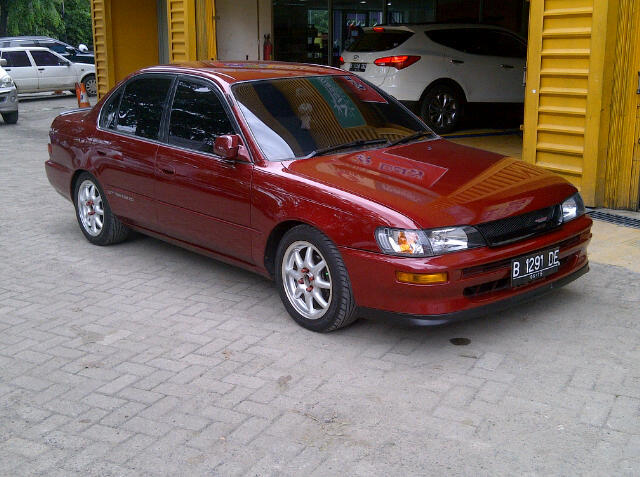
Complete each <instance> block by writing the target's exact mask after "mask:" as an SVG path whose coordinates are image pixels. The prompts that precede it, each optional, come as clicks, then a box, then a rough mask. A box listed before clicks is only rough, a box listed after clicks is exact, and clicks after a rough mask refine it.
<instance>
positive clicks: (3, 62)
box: [0, 58, 7, 66]
mask: <svg viewBox="0 0 640 477" xmlns="http://www.w3.org/2000/svg"><path fill="white" fill-rule="evenodd" d="M0 66H7V60H6V59H4V58H0Z"/></svg>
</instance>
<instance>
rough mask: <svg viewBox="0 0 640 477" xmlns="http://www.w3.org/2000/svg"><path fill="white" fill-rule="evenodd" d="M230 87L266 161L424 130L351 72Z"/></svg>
mask: <svg viewBox="0 0 640 477" xmlns="http://www.w3.org/2000/svg"><path fill="white" fill-rule="evenodd" d="M232 91H233V94H234V96H235V98H236V100H237V101H238V103H239V107H240V110H241V111H242V113H243V115H244V118H245V119H246V121H247V123H248V124H249V127H250V129H251V131H252V133H253V135H254V137H255V139H256V141H257V142H258V144H259V145H260V148H261V150H262V152H263V154H264V155H265V156H266V157H267V159H269V160H271V161H278V160H287V159H295V158H301V157H306V156H311V155H315V154H318V153H320V152H321V151H323V150H324V149H327V148H335V147H341V148H342V147H343V146H347V145H349V144H353V145H354V147H356V148H357V147H367V145H368V144H378V145H381V144H382V143H391V142H393V141H396V140H399V139H403V138H406V137H408V136H411V135H413V134H415V133H417V132H419V131H425V132H427V133H428V132H429V130H428V129H427V128H426V127H425V126H424V125H423V124H422V123H421V122H420V121H419V120H418V119H417V118H416V117H415V116H413V115H412V114H410V113H408V112H407V111H406V110H405V109H404V108H403V107H401V106H400V105H399V104H398V103H397V102H396V101H395V100H393V99H392V98H391V97H390V96H388V95H387V94H386V93H384V92H382V91H379V90H376V89H374V88H373V87H372V86H371V85H369V84H367V83H365V82H364V81H362V80H360V79H359V78H357V77H355V76H351V75H326V76H310V77H304V78H282V79H272V80H257V81H248V82H245V83H239V84H236V85H235V86H233V88H232Z"/></svg>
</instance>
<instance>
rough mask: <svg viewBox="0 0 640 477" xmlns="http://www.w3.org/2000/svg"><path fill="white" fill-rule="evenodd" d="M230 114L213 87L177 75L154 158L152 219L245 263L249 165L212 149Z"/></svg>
mask: <svg viewBox="0 0 640 477" xmlns="http://www.w3.org/2000/svg"><path fill="white" fill-rule="evenodd" d="M231 117H232V116H231V113H230V109H229V108H228V106H227V105H226V100H225V99H224V97H223V95H222V94H221V92H220V91H219V90H218V88H217V86H215V85H214V84H213V83H211V82H209V81H206V80H202V79H196V78H194V77H188V76H181V77H179V79H178V80H177V82H176V86H175V93H174V97H173V101H172V104H171V107H170V111H169V115H168V124H167V128H166V136H165V141H166V144H164V145H160V146H159V148H158V152H157V156H156V189H155V190H156V199H157V203H158V220H159V222H160V223H161V224H162V227H163V230H164V231H166V233H167V234H168V235H170V236H172V237H175V238H177V239H180V240H183V241H185V242H188V243H191V244H194V245H197V246H200V247H204V248H207V249H209V250H213V251H215V252H217V253H220V254H222V255H226V256H230V257H234V258H236V259H239V260H242V261H245V262H247V263H251V262H252V259H251V233H250V225H251V224H250V194H251V177H252V171H253V165H252V164H251V163H248V162H233V161H229V160H225V159H223V158H221V157H219V156H216V155H215V154H214V153H213V144H214V141H215V138H216V137H217V136H219V135H223V134H235V133H236V131H237V129H236V126H235V121H232V120H231V119H230V118H231Z"/></svg>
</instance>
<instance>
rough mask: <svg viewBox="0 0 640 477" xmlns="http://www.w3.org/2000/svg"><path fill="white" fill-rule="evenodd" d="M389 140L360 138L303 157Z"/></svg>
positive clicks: (317, 150)
mask: <svg viewBox="0 0 640 477" xmlns="http://www.w3.org/2000/svg"><path fill="white" fill-rule="evenodd" d="M388 142H389V141H387V140H386V139H382V138H378V139H366V140H365V139H358V140H357V141H352V142H346V143H344V144H336V145H335V146H329V147H324V148H322V149H316V150H315V151H311V152H310V153H309V154H307V155H306V156H304V157H301V159H309V158H311V157H315V156H320V155H322V154H327V153H328V152H333V151H339V150H340V149H351V148H352V147H360V146H370V145H373V144H383V143H384V144H386V143H388Z"/></svg>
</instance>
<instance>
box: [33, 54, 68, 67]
mask: <svg viewBox="0 0 640 477" xmlns="http://www.w3.org/2000/svg"><path fill="white" fill-rule="evenodd" d="M30 53H31V56H32V57H33V61H35V62H36V65H38V66H65V65H67V64H68V62H67V61H65V60H63V59H62V58H58V57H57V56H56V55H54V54H53V53H51V52H50V51H42V50H31V51H30Z"/></svg>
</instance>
